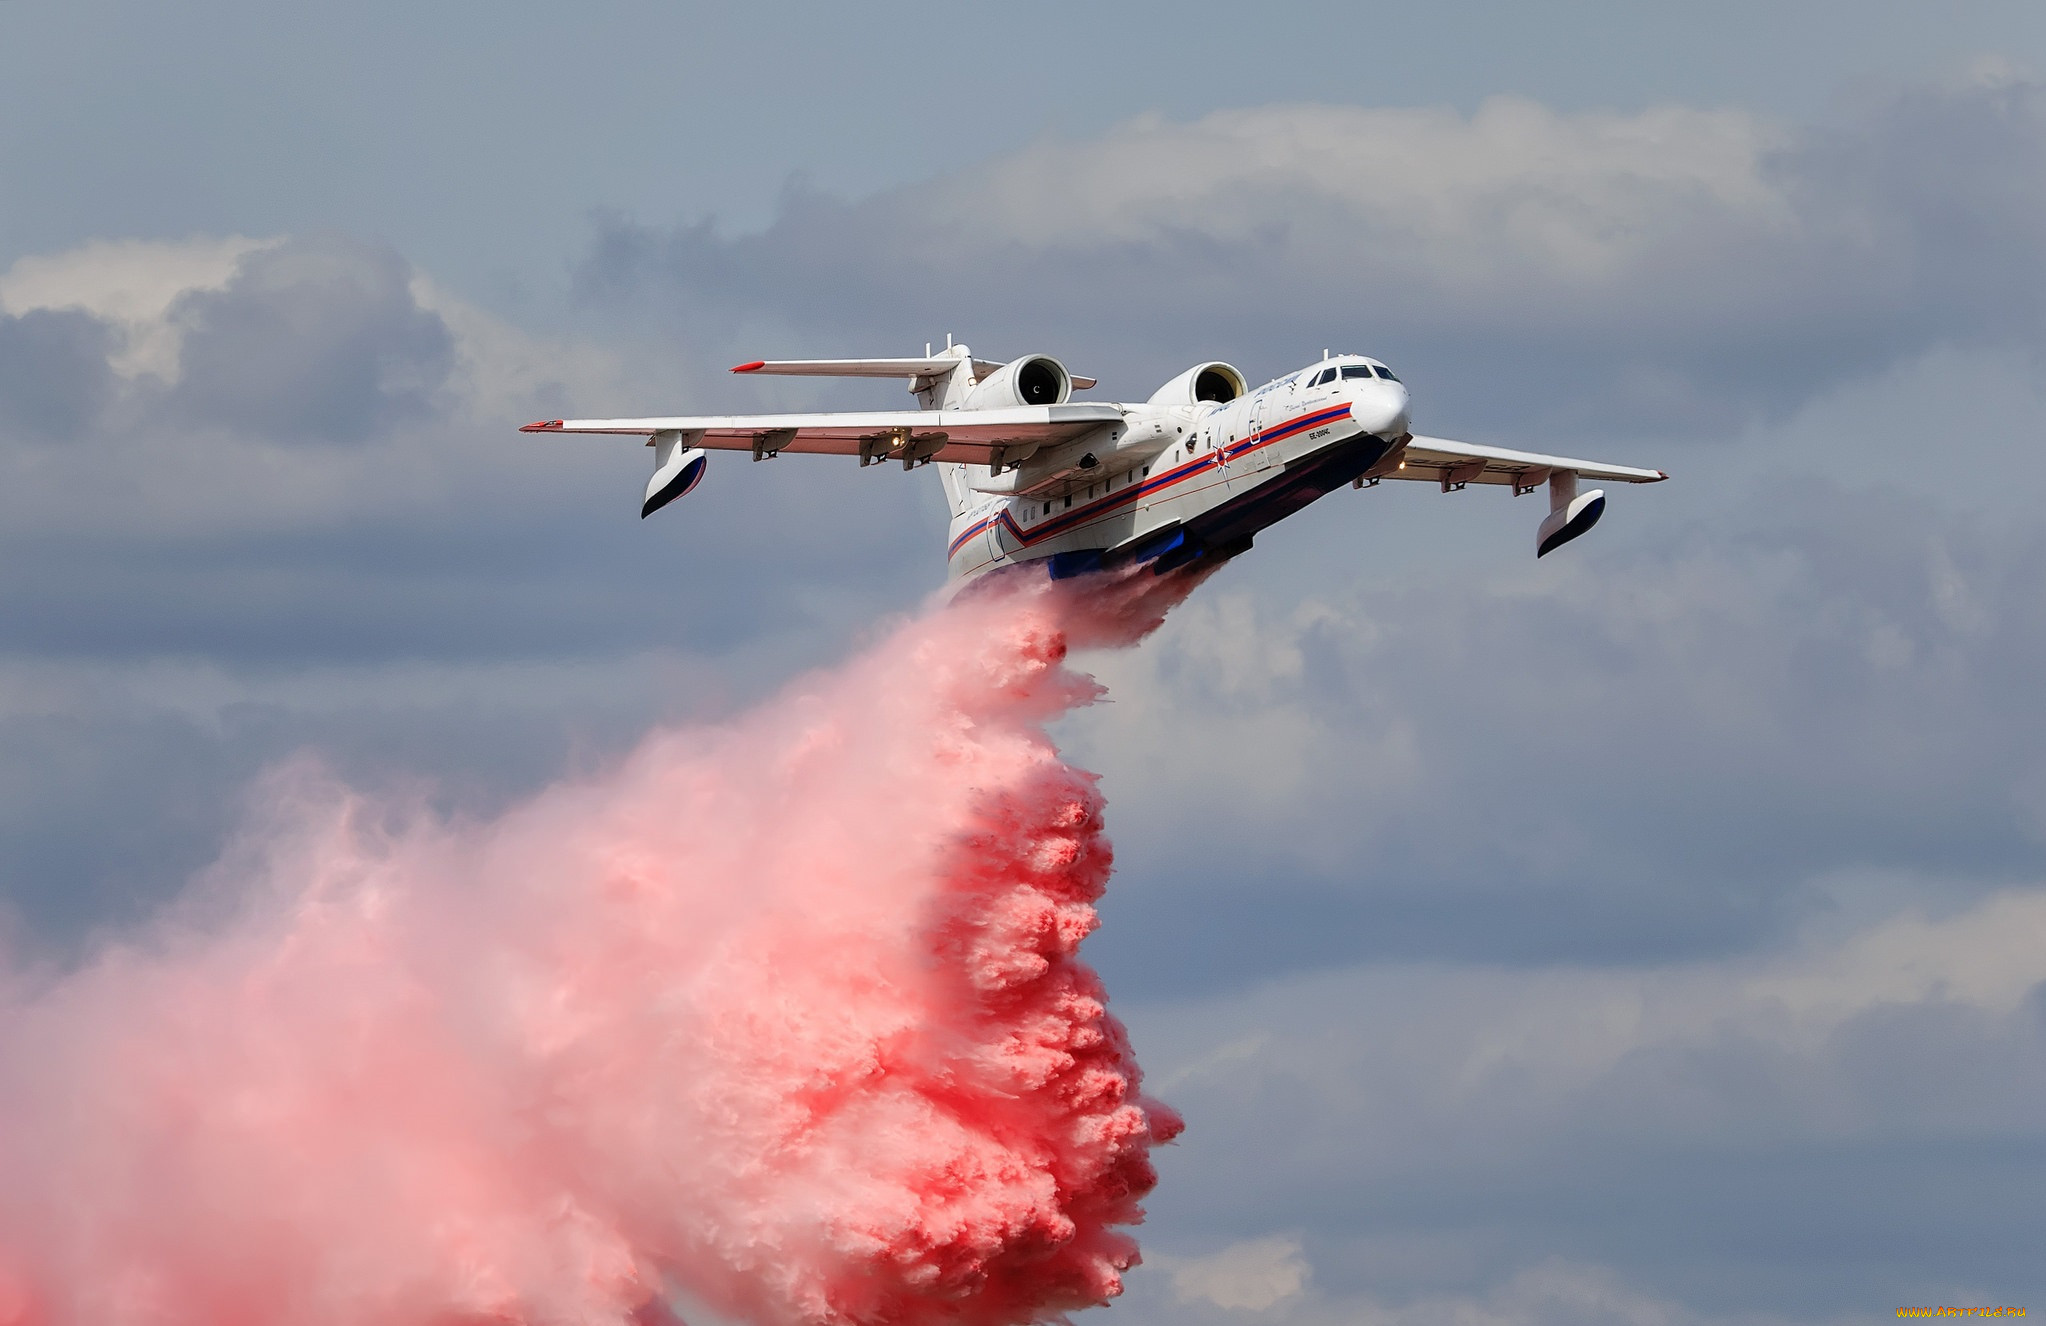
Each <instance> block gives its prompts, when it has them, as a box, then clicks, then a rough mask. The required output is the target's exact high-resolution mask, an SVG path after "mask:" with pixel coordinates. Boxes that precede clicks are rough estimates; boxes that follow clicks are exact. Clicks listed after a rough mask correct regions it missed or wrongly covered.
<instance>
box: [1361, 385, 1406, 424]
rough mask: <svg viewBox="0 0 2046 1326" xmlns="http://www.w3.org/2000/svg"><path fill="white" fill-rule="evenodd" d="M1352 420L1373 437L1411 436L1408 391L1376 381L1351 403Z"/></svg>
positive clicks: (1399, 386)
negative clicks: (1409, 431)
mask: <svg viewBox="0 0 2046 1326" xmlns="http://www.w3.org/2000/svg"><path fill="white" fill-rule="evenodd" d="M1350 417H1351V418H1352V419H1355V420H1356V421H1357V423H1358V424H1359V426H1361V427H1362V428H1363V429H1364V431H1365V432H1367V433H1370V434H1372V435H1373V436H1376V437H1383V438H1395V437H1403V436H1405V435H1406V433H1407V389H1406V388H1405V387H1403V386H1401V385H1400V384H1399V383H1397V382H1387V381H1386V380H1385V379H1383V378H1379V379H1376V380H1374V381H1373V382H1372V383H1371V385H1370V386H1369V387H1365V388H1362V389H1361V390H1359V391H1358V393H1357V397H1356V399H1355V400H1353V401H1351V402H1350Z"/></svg>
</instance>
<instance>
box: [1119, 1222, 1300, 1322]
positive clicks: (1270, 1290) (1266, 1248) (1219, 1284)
mask: <svg viewBox="0 0 2046 1326" xmlns="http://www.w3.org/2000/svg"><path fill="white" fill-rule="evenodd" d="M1150 1261H1151V1263H1152V1264H1153V1265H1155V1266H1157V1267H1158V1268H1159V1269H1160V1270H1164V1271H1167V1272H1169V1273H1170V1274H1171V1276H1172V1292H1173V1296H1174V1297H1176V1298H1177V1299H1179V1301H1180V1302H1182V1303H1192V1302H1196V1301H1200V1302H1207V1303H1211V1304H1213V1305H1214V1306H1216V1307H1218V1308H1226V1309H1229V1310H1231V1311H1238V1312H1263V1311H1265V1310H1266V1309H1268V1308H1271V1307H1275V1306H1277V1305H1278V1304H1280V1303H1283V1302H1285V1301H1286V1300H1287V1299H1291V1298H1298V1297H1299V1296H1300V1295H1301V1293H1302V1292H1303V1291H1304V1290H1305V1289H1306V1287H1307V1281H1308V1277H1309V1275H1310V1268H1309V1267H1308V1264H1307V1258H1306V1257H1305V1256H1304V1255H1303V1254H1302V1253H1301V1251H1300V1242H1299V1240H1298V1239H1293V1238H1283V1237H1275V1238H1263V1239H1252V1240H1250V1241H1248V1242H1244V1243H1232V1244H1230V1245H1229V1246H1228V1247H1226V1248H1224V1249H1222V1250H1221V1251H1220V1252H1215V1253H1210V1254H1208V1255H1207V1256H1205V1257H1167V1256H1164V1255H1162V1254H1161V1255H1157V1256H1153V1257H1151V1258H1150Z"/></svg>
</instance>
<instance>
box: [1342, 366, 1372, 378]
mask: <svg viewBox="0 0 2046 1326" xmlns="http://www.w3.org/2000/svg"><path fill="white" fill-rule="evenodd" d="M1343 376H1344V377H1346V378H1368V377H1370V376H1371V365H1369V364H1344V365H1343Z"/></svg>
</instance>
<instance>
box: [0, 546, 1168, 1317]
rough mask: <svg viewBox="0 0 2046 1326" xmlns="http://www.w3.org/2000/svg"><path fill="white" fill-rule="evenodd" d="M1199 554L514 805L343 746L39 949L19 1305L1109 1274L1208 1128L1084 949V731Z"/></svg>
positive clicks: (410, 1299)
mask: <svg viewBox="0 0 2046 1326" xmlns="http://www.w3.org/2000/svg"><path fill="white" fill-rule="evenodd" d="M1190 584H1191V580H1187V579H1174V578H1171V577H1168V578H1163V579H1161V578H1157V577H1152V576H1149V575H1148V574H1143V573H1141V572H1139V573H1138V574H1136V575H1133V576H1129V577H1126V578H1123V579H1121V580H1110V579H1109V578H1106V577H1090V578H1088V579H1087V580H1086V581H1083V582H1078V585H1077V587H1076V585H1075V582H1065V583H1062V584H1057V585H1052V584H1048V583H1045V582H1042V581H1037V580H1030V579H1027V578H1024V577H1018V578H1016V579H1015V580H1014V581H1012V582H1011V583H1009V584H1006V585H1000V584H997V585H994V586H992V587H988V588H983V589H981V590H979V591H978V592H974V593H969V594H968V595H965V596H963V597H962V598H961V599H959V600H957V601H955V602H954V603H953V604H951V605H950V606H949V607H944V608H937V609H933V610H931V611H929V612H927V613H925V614H924V615H922V616H920V617H918V618H916V619H914V620H911V621H908V622H907V623H905V624H903V625H901V626H900V627H899V628H897V629H895V630H894V631H893V632H892V633H891V634H889V635H887V636H886V638H884V639H882V640H881V641H880V643H878V644H877V645H875V646H873V647H872V648H871V649H869V650H867V651H866V652H865V653H864V654H863V655H861V656H859V657H857V658H855V659H853V660H852V661H850V662H848V663H846V664H844V665H841V666H838V667H836V668H833V669H829V670H826V671H823V672H819V673H817V674H814V675H811V676H809V677H806V678H803V679H801V680H799V681H798V682H796V683H795V684H793V685H791V686H790V687H789V688H788V689H787V690H785V691H784V692H783V693H782V694H780V695H779V696H777V697H775V698H774V699H772V700H771V701H769V702H767V703H765V704H762V705H761V706H759V707H758V708H757V709H755V710H753V711H752V712H750V713H746V714H744V715H742V716H740V717H738V718H736V719H734V720H732V721H731V722H729V723H726V724H724V725H722V726H716V727H709V728H695V729H678V730H667V731H659V732H656V733H654V734H653V735H651V736H649V737H648V738H647V739H646V740H645V741H644V742H643V743H642V744H641V745H640V746H639V748H638V749H637V750H636V751H634V752H633V753H632V754H631V755H630V756H629V757H627V758H625V759H624V760H623V761H622V762H621V763H620V764H619V765H618V766H617V767H616V768H615V769H612V770H611V771H609V772H607V773H604V774H602V775H600V776H596V777H589V778H581V779H574V780H568V781H564V782H562V783H559V784H557V785H555V786H553V787H551V788H549V789H548V790H546V791H544V792H542V793H540V794H539V795H537V796H534V797H533V798H532V799H531V800H529V801H527V802H525V803H523V804H521V805H519V806H516V807H515V808H513V809H511V810H510V811H508V812H507V813H505V814H504V815H503V816H501V817H500V818H498V819H495V820H492V821H487V822H473V821H461V820H456V821H445V820H442V819H439V818H437V817H435V816H433V815H431V814H429V813H427V812H425V811H424V810H421V809H419V808H416V807H414V808H410V809H406V808H402V807H400V808H394V807H391V806H387V805H379V804H374V803H372V802H371V801H369V800H367V799H365V798H364V797H362V796H360V795H356V794H353V793H351V792H349V791H348V790H346V789H344V788H341V787H338V786H336V785H334V784H333V783H332V782H331V781H328V780H326V779H325V778H323V777H322V776H321V775H319V774H317V773H315V772H311V771H308V770H305V769H302V768H301V769H299V770H297V771H289V770H287V771H285V772H283V773H281V774H278V775H276V776H275V777H273V778H272V780H271V781H270V783H269V784H268V791H267V800H268V805H267V809H266V810H265V811H264V812H263V813H262V814H261V815H259V816H258V817H257V822H256V823H255V824H253V825H252V826H251V827H249V828H247V829H246V830H245V831H244V832H243V834H242V836H241V838H240V839H239V841H238V842H237V843H236V845H235V846H234V847H233V848H232V849H231V850H230V851H229V852H228V854H227V855H226V857H225V858H224V859H223V860H222V861H221V862H220V863H219V864H218V865H216V866H215V867H214V868H213V869H212V871H211V872H210V874H209V876H208V877H207V878H206V879H205V880H203V881H202V884H201V887H200V888H199V889H197V890H196V891H195V897H194V898H193V899H190V900H188V901H187V903H186V904H185V905H184V906H183V907H182V908H180V909H179V910H178V911H176V912H175V913H173V914H172V915H171V916H170V917H168V918H165V919H163V920H161V921H160V922H158V923H157V924H155V925H154V926H152V927H151V928H150V929H149V930H148V931H147V932H146V933H145V934H144V935H142V936H141V937H139V938H135V939H132V940H130V941H128V942H124V943H122V944H120V945H118V946H114V947H110V948H106V949H104V950H102V951H100V952H99V953H98V954H97V955H96V956H95V957H94V958H93V959H91V960H90V961H88V962H86V963H85V964H83V965H82V966H80V967H79V968H77V969H76V970H74V971H72V972H70V973H68V974H64V975H61V976H51V975H48V974H47V973H45V974H42V975H40V976H35V975H34V974H31V973H25V972H22V971H20V970H13V969H11V970H9V971H7V972H0V976H4V978H5V985H4V987H0V990H4V993H0V1323H6V1326H58V1324H60V1323H61V1324H63V1326H74V1324H75V1326H85V1324H87V1323H89V1324H90V1326H145V1324H146V1326H255V1324H256V1323H284V1322H289V1323H292V1324H293V1326H327V1324H339V1323H376V1324H377V1326H407V1324H412V1323H417V1324H419V1326H426V1324H428V1323H432V1324H433V1326H454V1324H456V1323H577V1324H579V1326H584V1324H591V1323H628V1322H639V1323H646V1322H658V1321H669V1320H672V1319H673V1318H672V1317H671V1316H670V1312H671V1305H674V1304H681V1305H682V1306H681V1307H679V1309H675V1310H679V1311H681V1312H682V1313H684V1314H685V1315H686V1314H687V1313H688V1312H689V1311H690V1310H691V1308H690V1307H689V1306H688V1305H690V1304H694V1305H698V1306H700V1307H701V1308H702V1309H704V1310H705V1311H707V1312H709V1313H711V1314H715V1315H716V1316H719V1317H724V1318H731V1319H738V1320H743V1321H745V1322H749V1323H755V1324H756V1326H782V1324H788V1326H795V1324H798V1323H803V1324H809V1326H850V1324H853V1323H872V1324H874V1326H879V1324H880V1323H887V1324H888V1326H927V1324H929V1326H935V1324H936V1323H957V1324H959V1326H998V1324H1003V1323H1018V1322H1029V1321H1039V1320H1044V1319H1046V1318H1050V1317H1053V1316H1056V1315H1057V1314H1059V1313H1062V1312H1065V1311H1069V1310H1072V1309H1076V1308H1083V1307H1087V1306H1090V1305H1093V1304H1098V1303H1101V1302H1104V1301H1106V1300H1107V1299H1109V1298H1111V1297H1112V1296H1114V1295H1115V1294H1117V1293H1119V1292H1120V1290H1121V1274H1122V1272H1123V1271H1124V1270H1125V1269H1127V1268H1128V1267H1129V1266H1131V1265H1132V1264H1133V1263H1134V1262H1135V1261H1136V1260H1137V1250H1136V1245H1135V1243H1134V1241H1133V1240H1132V1239H1131V1238H1130V1237H1129V1235H1128V1234H1127V1233H1126V1232H1124V1231H1125V1229H1126V1228H1127V1227H1128V1226H1131V1225H1134V1224H1135V1223H1137V1222H1138V1221H1139V1220H1140V1219H1141V1218H1142V1211H1141V1209H1140V1207H1139V1205H1138V1202H1139V1200H1140V1199H1141V1198H1142V1197H1143V1195H1144V1194H1145V1193H1146V1192H1148V1191H1149V1190H1150V1188H1151V1186H1152V1184H1153V1182H1154V1177H1155V1176H1154V1173H1153V1170H1152V1166H1151V1162H1150V1159H1149V1153H1150V1150H1151V1148H1152V1146H1153V1145H1154V1144H1156V1143H1158V1142H1160V1141H1164V1140H1168V1139H1170V1138H1171V1137H1172V1136H1174V1135H1175V1134H1176V1133H1177V1132H1178V1130H1179V1127H1180V1125H1179V1123H1178V1120H1177V1119H1176V1118H1175V1116H1173V1115H1172V1113H1171V1112H1170V1111H1169V1110H1167V1109H1165V1108H1164V1107H1163V1106H1160V1105H1158V1104H1157V1103H1155V1102H1153V1101H1150V1100H1148V1099H1146V1098H1145V1097H1144V1096H1143V1094H1142V1093H1141V1091H1140V1081H1141V1079H1140V1075H1139V1073H1138V1069H1137V1065H1136V1063H1135V1061H1134V1060H1133V1058H1132V1057H1131V1053H1130V1048H1129V1044H1128V1042H1127V1040H1126V1038H1125V1036H1124V1033H1123V1030H1122V1027H1121V1026H1120V1025H1119V1024H1118V1023H1117V1022H1116V1020H1115V1019H1114V1018H1112V1017H1110V1016H1109V1015H1108V1013H1107V1011H1106V1009H1105V1008H1104V995H1103V992H1102V987H1101V983H1100V981H1099V979H1098V978H1097V977H1096V976H1095V974H1094V973H1093V972H1092V971H1091V970H1090V969H1089V968H1087V967H1086V966H1085V965H1083V964H1082V963H1081V962H1080V961H1079V959H1078V957H1077V949H1078V947H1079V944H1080V941H1081V940H1082V939H1083V938H1084V937H1085V936H1086V935H1087V934H1088V933H1089V932H1090V931H1091V930H1092V929H1093V928H1094V926H1095V912H1094V907H1093V905H1092V904H1093V902H1094V901H1095V899H1096V898H1098V897H1099V896H1100V893H1101V891H1102V888H1103V886H1104V884H1105V883H1106V882H1107V879H1108V875H1109V866H1110V855H1109V848H1108V844H1107V842H1106V840H1105V839H1104V838H1103V836H1102V823H1101V816H1102V803H1101V799H1100V797H1099V795H1098V794H1097V792H1096V789H1095V784H1094V780H1093V778H1092V777H1091V776H1090V775H1088V774H1086V773H1084V772H1081V771H1079V770H1077V769H1074V768H1072V767H1071V766H1069V765H1067V764H1066V763H1065V762H1064V761H1063V760H1061V759H1060V757H1059V755H1058V752H1057V751H1056V750H1055V749H1054V748H1053V746H1052V744H1051V741H1050V739H1049V738H1048V737H1047V736H1046V733H1045V724H1046V723H1047V722H1048V721H1050V720H1051V719H1054V718H1056V717H1058V716H1059V715H1060V714H1063V713H1065V712H1066V711H1067V710H1068V709H1069V708H1071V707H1073V706H1075V705H1082V704H1086V703H1088V702H1090V701H1091V700H1092V699H1093V698H1094V697H1095V696H1096V694H1097V688H1096V686H1095V685H1094V683H1093V682H1092V681H1091V680H1089V679H1088V678H1086V677H1084V676H1082V675H1079V674H1077V673H1075V672H1073V671H1070V670H1068V669H1067V668H1066V667H1065V666H1064V665H1063V660H1064V658H1065V655H1066V650H1067V647H1068V644H1069V642H1071V643H1087V644H1112V643H1129V642H1130V641H1133V640H1134V639H1135V638H1136V637H1137V636H1139V635H1141V634H1142V633H1144V632H1145V631H1147V630H1148V629H1149V628H1150V627H1151V626H1153V625H1155V624H1156V620H1157V618H1158V617H1159V616H1161V615H1162V613H1163V612H1164V610H1165V609H1166V607H1168V606H1169V605H1170V603H1171V602H1172V601H1174V600H1175V599H1176V598H1177V597H1178V596H1179V595H1180V594H1182V593H1183V592H1184V590H1185V589H1186V588H1187V587H1189V586H1190Z"/></svg>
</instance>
